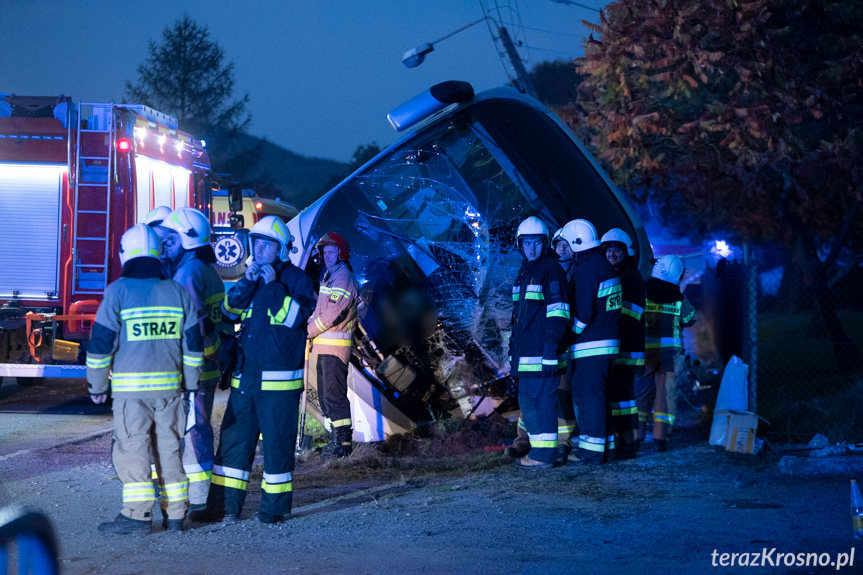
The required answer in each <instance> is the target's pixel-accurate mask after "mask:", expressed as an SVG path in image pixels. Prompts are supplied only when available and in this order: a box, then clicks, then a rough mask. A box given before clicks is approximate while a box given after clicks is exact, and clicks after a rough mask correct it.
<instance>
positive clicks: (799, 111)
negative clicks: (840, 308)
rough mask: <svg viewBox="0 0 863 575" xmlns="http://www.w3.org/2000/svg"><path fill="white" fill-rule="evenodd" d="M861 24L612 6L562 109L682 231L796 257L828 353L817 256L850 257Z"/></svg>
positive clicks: (820, 12) (826, 308)
mask: <svg viewBox="0 0 863 575" xmlns="http://www.w3.org/2000/svg"><path fill="white" fill-rule="evenodd" d="M861 26H863V6H861V4H860V2H857V1H855V0H750V1H746V0H742V1H740V0H618V1H616V2H613V3H611V4H609V5H608V6H607V9H606V10H605V11H603V12H602V13H601V16H600V22H599V24H596V25H590V27H591V28H592V29H593V30H594V31H595V32H596V33H598V34H599V35H600V36H599V38H598V39H597V38H594V37H593V36H591V38H590V39H589V40H588V42H587V43H586V46H585V57H584V58H582V59H580V60H579V61H578V62H577V63H578V71H579V72H580V73H583V74H586V75H587V79H586V80H585V81H584V82H583V83H582V84H581V86H580V98H579V106H580V107H579V108H578V109H574V108H572V107H569V108H568V109H563V110H562V115H564V116H566V118H567V120H568V121H569V122H570V124H571V125H572V126H573V128H574V129H575V130H576V131H577V132H578V133H579V134H580V135H581V136H582V137H583V138H584V139H586V140H587V141H588V142H589V144H590V146H591V147H592V148H593V150H594V151H595V152H596V154H597V156H598V157H599V159H600V161H601V162H602V163H603V164H604V165H605V166H606V167H607V168H608V170H609V172H610V173H611V175H612V177H613V179H614V180H615V181H616V182H617V183H618V185H620V186H621V187H622V188H623V189H624V190H625V191H627V192H628V193H629V194H630V195H631V196H632V197H633V198H634V199H636V200H637V201H648V200H649V201H650V202H651V204H652V205H655V206H657V207H658V208H659V209H660V211H661V213H662V214H663V215H664V216H665V220H666V221H667V222H669V223H670V224H672V225H674V226H675V227H676V228H677V229H678V231H679V232H681V233H684V234H687V233H691V234H697V235H704V234H710V233H717V232H719V233H723V234H729V233H731V234H733V235H735V236H737V237H738V238H739V239H742V240H761V239H767V240H775V241H783V242H785V244H786V245H789V246H792V245H794V244H797V247H798V248H799V249H801V250H802V252H803V254H804V255H805V258H806V261H807V262H808V264H807V265H808V271H809V277H810V278H811V280H812V282H813V291H814V293H815V295H816V303H817V304H818V308H819V310H820V312H821V315H822V316H823V319H824V321H825V324H826V327H827V329H828V331H829V332H830V334H831V337H832V339H833V341H834V343H840V344H841V343H847V342H848V339H847V337H845V335H844V332H842V328H841V325H840V324H839V322H838V319H837V318H836V317H835V310H834V309H833V305H832V301H831V299H830V297H829V290H828V289H827V279H826V278H827V273H828V271H829V268H830V267H831V266H832V261H831V260H830V259H829V258H828V259H827V260H825V261H823V262H822V261H821V260H820V259H819V258H818V254H817V252H818V248H819V247H821V246H824V245H832V246H833V247H834V249H833V250H832V251H831V253H833V254H838V251H839V250H838V248H839V247H842V246H843V245H850V246H852V247H853V248H855V250H856V252H857V253H858V254H859V253H860V252H861V244H863V224H861V221H860V219H859V218H855V217H854V216H855V215H856V213H857V212H858V207H859V204H860V201H861V186H863V170H861V168H860V167H859V163H860V162H859V158H861V157H863V154H861V152H863V132H861V125H863V81H861V77H863V36H861V32H860V31H861V30H863V27H861ZM567 112H568V115H567ZM833 257H834V259H835V256H833ZM852 363H854V364H859V356H857V355H856V350H855V354H854V358H853V361H852Z"/></svg>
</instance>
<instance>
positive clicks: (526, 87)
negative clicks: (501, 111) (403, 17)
mask: <svg viewBox="0 0 863 575" xmlns="http://www.w3.org/2000/svg"><path fill="white" fill-rule="evenodd" d="M485 20H488V21H489V22H491V23H492V25H493V26H494V30H497V37H496V38H494V40H495V42H498V41H500V44H501V46H502V47H503V52H501V51H500V47H498V54H499V55H500V56H501V57H503V56H506V58H507V59H508V60H509V64H510V66H512V69H513V71H514V72H515V77H516V83H517V84H518V85H517V86H516V87H517V88H518V89H519V90H521V91H522V92H524V93H525V94H527V95H528V96H532V97H534V98H536V97H537V95H536V89H535V88H534V87H533V82H531V80H530V75H529V74H528V73H527V70H525V69H524V64H523V63H522V61H521V57H520V56H519V55H518V50H516V49H515V45H514V44H513V43H512V39H511V38H510V36H509V32H507V30H506V28H504V27H503V26H498V24H497V22H496V21H495V19H494V18H492V17H491V16H483V17H482V18H480V19H478V20H474V21H473V22H471V23H470V24H467V25H465V26H462V27H461V28H459V29H458V30H456V31H455V32H450V33H449V34H447V35H446V36H444V37H442V38H439V39H438V40H435V41H434V42H427V43H425V44H421V45H419V46H417V47H416V48H413V49H411V50H408V51H407V52H405V53H404V56H402V63H403V64H404V65H405V66H407V67H408V68H416V67H417V66H419V65H420V64H422V63H423V61H424V60H425V57H426V55H427V54H430V53H431V52H434V46H435V44H437V43H438V42H440V41H441V40H446V39H447V38H449V37H450V36H454V35H455V34H458V33H459V32H462V31H464V30H467V29H468V28H470V27H471V26H474V25H476V24H479V23H480V22H483V21H485ZM492 36H494V34H492Z"/></svg>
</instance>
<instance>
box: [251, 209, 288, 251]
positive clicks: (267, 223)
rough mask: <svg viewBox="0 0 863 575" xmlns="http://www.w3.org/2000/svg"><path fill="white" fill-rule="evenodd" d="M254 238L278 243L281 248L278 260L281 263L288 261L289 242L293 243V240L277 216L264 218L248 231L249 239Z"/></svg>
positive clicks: (286, 227)
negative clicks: (257, 237)
mask: <svg viewBox="0 0 863 575" xmlns="http://www.w3.org/2000/svg"><path fill="white" fill-rule="evenodd" d="M255 236H259V237H262V238H267V239H268V240H273V241H276V242H278V243H279V246H280V247H281V250H280V251H279V259H280V260H282V261H283V262H286V261H288V252H289V251H290V249H291V242H293V241H294V238H293V236H291V233H290V232H289V231H288V226H287V225H285V222H283V221H282V218H280V217H278V216H264V217H263V218H261V219H260V220H259V221H258V223H257V224H255V225H254V226H252V229H251V230H250V231H249V237H251V238H254V237H255Z"/></svg>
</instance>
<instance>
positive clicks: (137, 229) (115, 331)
mask: <svg viewBox="0 0 863 575" xmlns="http://www.w3.org/2000/svg"><path fill="white" fill-rule="evenodd" d="M160 251H161V246H160V243H159V238H158V236H157V235H156V233H155V232H154V231H153V230H152V229H150V228H149V227H147V226H146V225H145V224H138V225H136V226H134V227H132V228H130V229H129V230H128V231H126V233H125V234H123V236H122V238H121V239H120V262H121V263H122V264H123V273H122V276H121V277H120V279H119V280H117V281H115V282H114V283H112V284H111V285H109V286H108V287H107V289H106V290H105V295H104V297H103V299H102V303H101V304H100V305H99V309H98V311H97V312H96V320H95V322H94V323H93V330H92V332H91V335H90V343H89V345H88V347H87V385H88V388H89V392H90V397H91V399H92V400H93V402H94V403H104V402H105V401H106V400H107V398H108V391H109V389H110V391H111V394H112V395H113V400H114V401H113V406H112V407H113V412H114V441H113V447H112V457H113V461H114V469H115V470H116V471H117V475H118V476H119V478H120V481H122V482H123V509H122V511H121V512H120V514H119V515H117V517H116V518H115V519H114V521H112V522H108V523H102V524H100V525H99V531H100V532H102V533H118V534H130V533H149V531H150V527H151V523H152V516H151V515H152V509H153V504H154V503H155V501H156V493H155V489H154V487H153V483H152V481H151V479H150V461H151V457H152V458H153V459H154V460H155V464H156V469H157V472H158V476H159V488H160V490H161V492H162V502H161V509H162V515H163V525H164V526H165V527H166V528H167V529H169V530H170V531H181V530H182V529H183V519H184V518H185V516H186V511H187V509H188V506H189V501H188V489H189V481H188V479H187V477H186V474H185V473H184V472H183V464H182V458H181V455H180V450H181V441H182V437H183V425H184V422H185V412H184V401H183V392H184V391H187V392H194V391H195V390H196V389H197V388H198V380H199V377H200V371H201V364H202V361H203V359H202V355H203V344H202V341H201V334H200V331H199V329H198V316H197V313H196V311H195V305H194V303H193V302H192V298H191V297H190V296H189V294H188V293H186V290H184V289H183V287H182V286H180V285H179V284H177V283H176V282H174V281H173V280H166V279H163V278H162V277H161V271H160V268H161V263H160V261H159V254H160Z"/></svg>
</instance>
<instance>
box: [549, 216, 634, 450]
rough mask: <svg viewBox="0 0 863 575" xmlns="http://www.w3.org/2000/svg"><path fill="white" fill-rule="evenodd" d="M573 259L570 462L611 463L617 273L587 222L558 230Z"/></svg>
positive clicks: (619, 293) (619, 301) (617, 326)
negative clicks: (573, 435)
mask: <svg viewBox="0 0 863 575" xmlns="http://www.w3.org/2000/svg"><path fill="white" fill-rule="evenodd" d="M561 234H562V235H563V238H564V239H565V240H566V241H567V242H569V247H570V248H571V249H572V251H573V254H574V255H573V257H574V259H575V283H574V285H573V286H571V288H570V289H571V290H572V293H574V294H575V295H574V297H573V298H572V302H573V314H572V322H573V323H572V331H573V332H574V333H575V343H574V344H573V345H572V346H571V347H570V352H571V357H572V359H573V371H572V393H573V397H574V400H575V402H576V404H577V413H578V417H579V422H578V425H579V436H578V451H577V453H574V454H571V455H570V456H569V458H568V461H569V462H571V463H583V464H599V463H602V462H603V461H605V462H610V461H613V460H614V433H613V431H612V427H611V408H610V405H609V398H608V385H609V381H610V379H611V374H612V370H613V369H614V361H615V360H616V359H617V354H618V353H619V352H620V308H621V305H622V289H621V286H620V279H619V278H618V277H617V272H616V271H615V270H614V268H613V267H612V266H611V264H610V263H608V260H606V259H605V255H604V254H603V253H602V249H601V247H600V244H599V237H598V236H597V234H596V228H595V227H594V226H593V224H592V223H590V222H589V221H587V220H581V219H578V220H573V221H571V222H569V223H567V224H566V225H565V226H563V231H562V232H561Z"/></svg>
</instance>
